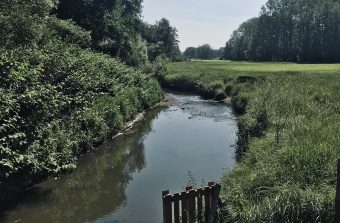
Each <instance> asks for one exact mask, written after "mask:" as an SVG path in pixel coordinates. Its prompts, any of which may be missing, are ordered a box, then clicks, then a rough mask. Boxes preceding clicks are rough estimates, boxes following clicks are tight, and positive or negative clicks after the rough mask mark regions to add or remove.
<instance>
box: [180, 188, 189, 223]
mask: <svg viewBox="0 0 340 223" xmlns="http://www.w3.org/2000/svg"><path fill="white" fill-rule="evenodd" d="M181 197H182V222H183V223H188V200H187V192H182V193H181Z"/></svg>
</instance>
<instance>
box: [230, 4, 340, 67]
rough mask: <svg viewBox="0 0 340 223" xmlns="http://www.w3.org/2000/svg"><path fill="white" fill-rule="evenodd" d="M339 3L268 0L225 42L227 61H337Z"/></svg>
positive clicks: (339, 33) (339, 28)
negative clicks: (255, 14) (259, 10)
mask: <svg viewBox="0 0 340 223" xmlns="http://www.w3.org/2000/svg"><path fill="white" fill-rule="evenodd" d="M339 21H340V2H339V1H334V0H324V1H317V0H268V2H267V4H266V5H265V6H264V7H263V8H262V10H261V14H260V16H259V17H257V18H252V19H250V20H248V21H246V22H244V23H242V24H241V25H240V27H239V28H238V29H237V30H235V31H234V33H233V35H232V36H231V38H230V39H229V41H228V42H227V43H226V47H225V55H224V57H225V58H226V59H233V60H254V61H295V62H304V63H306V62H309V63H311V62H312V63H318V62H319V63H321V62H322V63H327V62H339V61H340V53H339V52H340V51H339V49H340V40H339V35H340V26H339Z"/></svg>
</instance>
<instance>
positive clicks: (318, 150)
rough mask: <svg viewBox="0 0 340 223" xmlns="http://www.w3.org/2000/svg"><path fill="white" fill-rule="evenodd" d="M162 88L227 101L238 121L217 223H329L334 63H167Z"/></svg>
mask: <svg viewBox="0 0 340 223" xmlns="http://www.w3.org/2000/svg"><path fill="white" fill-rule="evenodd" d="M162 84H163V86H165V87H169V88H174V89H177V90H182V91H190V92H195V93H198V94H200V95H202V96H204V97H206V98H215V99H216V100H222V99H224V98H229V100H227V101H228V102H230V104H231V106H232V107H233V109H234V111H235V112H236V113H237V114H238V115H239V116H238V128H239V129H238V142H237V145H236V156H237V158H238V160H239V162H238V164H237V166H236V168H235V169H234V170H233V171H231V172H228V173H225V176H224V177H223V178H222V185H223V190H222V197H223V199H224V200H226V201H227V204H228V205H227V208H226V209H225V210H224V211H223V212H222V215H223V220H224V221H225V222H247V223H249V222H254V223H255V222H333V221H334V201H335V183H336V182H335V181H336V159H337V158H338V157H340V134H339V133H340V64H294V63H255V62H254V63H252V62H231V61H186V62H179V63H172V64H169V66H168V70H167V74H166V75H165V76H164V77H163V78H162Z"/></svg>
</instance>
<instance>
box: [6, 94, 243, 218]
mask: <svg viewBox="0 0 340 223" xmlns="http://www.w3.org/2000/svg"><path fill="white" fill-rule="evenodd" d="M169 95H170V97H172V98H174V100H175V101H176V102H177V103H176V104H177V105H175V106H171V107H169V108H166V109H163V110H161V109H156V110H154V111H152V112H149V113H148V114H147V115H146V118H145V120H143V121H142V122H140V123H138V124H137V125H136V127H135V128H134V129H133V131H132V132H131V133H130V134H128V135H122V136H120V137H117V138H115V139H114V140H112V141H111V142H109V143H106V144H105V145H103V146H101V148H100V149H99V150H98V151H97V152H96V153H91V154H88V155H86V156H84V157H83V158H82V159H81V161H80V164H79V168H77V170H76V171H74V172H73V173H71V174H69V175H66V176H63V177H62V179H61V180H59V181H56V182H53V183H50V184H45V185H44V186H42V187H41V188H39V189H38V190H37V191H36V192H35V193H32V194H31V195H30V196H29V197H28V198H27V199H26V200H25V201H23V202H20V203H19V204H18V205H17V207H16V208H15V209H14V210H12V211H8V212H7V213H5V214H4V219H5V220H11V221H14V220H18V219H22V220H21V221H20V222H28V223H33V222H34V223H40V222H41V223H42V222H44V223H45V222H50V223H53V222H70V223H73V222H74V223H78V222H79V223H81V222H96V223H109V222H114V223H139V222H140V223H153V222H155V223H157V222H161V216H162V204H161V196H160V195H161V191H162V190H165V189H170V191H171V192H176V191H180V190H182V189H183V187H184V186H186V185H187V183H188V181H189V177H188V171H190V172H191V173H192V175H193V177H194V178H195V180H196V181H197V184H198V185H201V184H206V183H207V182H208V181H211V180H215V181H219V179H220V176H221V175H222V174H223V172H224V169H230V168H232V167H233V165H234V163H235V161H234V148H233V147H232V145H233V144H235V140H236V133H235V131H236V123H235V120H234V116H233V115H232V114H231V111H230V109H229V108H227V107H226V106H225V105H223V104H220V103H216V102H212V101H204V100H202V99H201V98H200V97H197V96H190V95H189V96H188V95H176V94H169ZM1 220H2V218H1V217H0V221H1Z"/></svg>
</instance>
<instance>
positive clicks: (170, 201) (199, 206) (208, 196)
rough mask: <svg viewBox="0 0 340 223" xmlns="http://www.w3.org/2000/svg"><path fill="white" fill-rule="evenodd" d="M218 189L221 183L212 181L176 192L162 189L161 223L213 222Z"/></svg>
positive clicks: (219, 189)
mask: <svg viewBox="0 0 340 223" xmlns="http://www.w3.org/2000/svg"><path fill="white" fill-rule="evenodd" d="M220 191H221V185H219V184H215V183H214V182H210V183H209V184H208V186H206V187H203V188H200V189H193V188H192V187H187V188H186V191H185V192H181V193H177V194H170V192H169V191H168V190H167V191H163V193H162V198H163V223H173V222H174V223H194V222H198V223H201V222H205V223H214V222H215V219H216V214H217V213H216V212H217V205H218V199H219V194H220Z"/></svg>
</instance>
